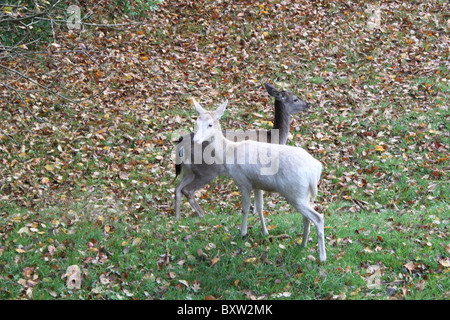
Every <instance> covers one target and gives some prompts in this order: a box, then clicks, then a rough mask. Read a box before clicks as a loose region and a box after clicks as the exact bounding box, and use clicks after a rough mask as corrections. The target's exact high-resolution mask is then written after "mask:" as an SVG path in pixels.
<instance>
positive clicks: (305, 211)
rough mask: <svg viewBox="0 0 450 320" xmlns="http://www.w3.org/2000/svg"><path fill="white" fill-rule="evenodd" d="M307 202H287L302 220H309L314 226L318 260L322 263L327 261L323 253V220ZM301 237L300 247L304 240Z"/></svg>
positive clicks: (305, 200) (303, 200)
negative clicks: (299, 214)
mask: <svg viewBox="0 0 450 320" xmlns="http://www.w3.org/2000/svg"><path fill="white" fill-rule="evenodd" d="M308 200H309V199H295V200H293V201H292V199H291V201H289V202H290V203H291V205H292V206H293V207H294V208H295V209H297V210H298V211H299V212H300V213H301V214H302V215H303V217H304V218H306V219H309V220H310V221H311V222H312V223H313V224H314V225H315V226H316V230H317V239H318V243H319V260H320V261H321V262H324V261H325V260H327V254H326V252H325V237H324V220H323V217H322V215H320V214H319V213H318V212H317V211H315V210H314V209H313V208H312V207H311V205H310V204H309V201H308ZM303 221H304V220H303ZM303 237H304V238H303V242H302V245H303V243H304V241H305V238H306V237H305V235H303ZM306 241H307V240H306Z"/></svg>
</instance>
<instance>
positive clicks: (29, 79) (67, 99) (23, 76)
mask: <svg viewBox="0 0 450 320" xmlns="http://www.w3.org/2000/svg"><path fill="white" fill-rule="evenodd" d="M0 67H1V68H3V69H6V70H8V71H10V72H12V73H14V74H17V75H19V76H21V77H22V78H24V79H27V80H28V81H30V82H32V83H34V84H35V85H37V86H39V87H41V88H42V89H45V90H47V91H49V92H51V93H53V94H54V95H57V96H58V97H60V98H62V99H64V100H66V101H69V102H71V103H73V104H76V105H79V101H73V100H72V99H69V98H67V97H65V96H63V95H62V94H60V93H58V92H56V91H54V90H52V89H50V88H48V87H46V86H44V85H42V84H40V83H38V82H36V81H34V80H33V79H31V78H29V77H27V76H26V75H24V74H22V73H20V72H19V71H16V70H14V69H11V68H8V67H6V66H4V65H2V64H0Z"/></svg>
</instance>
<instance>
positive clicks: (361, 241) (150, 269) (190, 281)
mask: <svg viewBox="0 0 450 320" xmlns="http://www.w3.org/2000/svg"><path fill="white" fill-rule="evenodd" d="M73 201H74V202H73V203H71V204H68V205H67V206H64V207H61V206H55V207H49V208H47V209H46V210H42V211H40V212H35V213H30V212H27V211H21V210H14V211H15V212H16V214H14V215H13V216H12V217H10V219H8V223H7V225H6V228H7V229H6V232H5V233H4V235H6V236H7V241H6V242H4V243H3V245H2V246H3V248H4V249H5V248H6V250H4V251H2V256H1V258H2V265H1V268H2V278H1V283H2V286H1V291H0V292H1V296H2V298H12V297H18V296H21V295H22V294H24V292H23V291H24V290H25V288H24V286H23V285H21V284H20V280H21V279H22V280H29V283H35V285H34V286H30V287H27V288H31V289H32V290H31V292H32V294H31V296H29V297H28V298H33V299H54V298H64V299H69V298H70V299H74V298H75V299H129V298H136V299H146V298H156V299H167V298H169V299H205V297H207V296H214V297H215V298H222V299H248V298H250V297H251V296H256V297H263V298H267V299H272V298H277V299H278V298H289V299H327V298H328V299H332V298H337V297H338V296H339V298H342V297H345V298H346V299H364V298H370V299H386V298H392V297H396V298H408V299H422V298H425V299H430V298H431V299H432V298H441V297H443V295H444V293H445V292H446V288H448V286H449V280H448V275H447V270H445V269H443V268H442V266H440V265H439V263H438V260H439V258H440V257H441V256H445V246H446V245H447V243H446V240H448V237H447V236H446V230H445V227H444V226H443V225H444V224H445V223H447V221H445V220H444V218H443V214H444V212H443V209H442V208H440V207H435V208H427V209H424V210H421V211H407V212H402V213H399V212H396V211H395V210H380V211H379V212H373V211H371V210H359V211H358V212H354V213H352V212H350V211H349V210H345V205H346V203H345V202H344V201H341V202H340V203H336V204H333V206H332V207H330V208H329V209H328V210H327V211H326V213H325V215H326V219H325V221H326V226H327V227H326V239H327V253H328V257H329V258H328V260H327V262H326V263H324V264H318V263H317V261H316V259H317V248H316V247H317V246H316V244H317V239H316V235H315V230H313V231H312V233H311V238H312V239H311V241H310V243H309V245H308V247H307V248H302V247H301V246H300V244H299V242H301V239H302V238H301V231H302V227H301V224H302V223H301V217H300V215H299V214H293V213H290V212H287V211H286V210H285V208H284V209H283V208H280V210H279V211H278V213H277V210H275V209H274V210H273V213H272V214H270V215H268V216H267V217H266V219H267V225H269V226H272V227H273V229H272V230H271V231H270V236H269V237H263V236H262V235H261V233H260V225H259V221H258V219H257V218H254V217H252V218H251V219H250V221H249V226H250V228H249V234H248V235H247V236H246V237H245V238H242V237H240V236H239V230H238V226H239V223H240V220H241V217H240V214H239V213H237V212H236V213H229V212H218V211H216V212H215V213H214V214H210V215H208V216H207V217H206V218H204V219H200V218H195V217H194V218H193V217H187V218H184V219H182V220H180V221H174V220H173V218H172V217H167V216H153V218H152V219H151V220H150V219H146V217H145V216H146V214H145V213H141V214H137V213H133V214H130V213H129V212H127V208H124V207H123V206H122V205H121V204H120V202H114V201H113V200H112V199H95V198H94V197H93V196H92V195H86V196H85V198H84V199H83V198H81V199H73ZM280 204H282V202H281V201H280ZM348 204H351V203H348ZM339 206H341V207H339ZM11 209H13V208H11ZM271 211H272V210H271ZM446 219H448V216H447V217H446ZM51 246H53V248H55V249H54V252H52V253H50V252H51V251H50V250H51V249H49V248H51ZM22 250H23V251H22ZM19 251H20V252H19ZM408 263H412V265H413V266H414V265H415V266H416V267H417V268H413V270H410V271H408V270H407V269H406V267H405V265H406V264H408ZM72 264H76V265H79V266H80V267H81V269H82V270H83V285H82V288H81V289H80V290H69V289H68V288H66V286H65V285H64V281H62V280H61V274H63V273H64V272H65V270H66V269H67V267H68V266H70V265H72ZM374 268H377V269H376V270H379V271H376V272H379V274H375V273H374V270H375V269H374ZM29 270H31V272H30V271H29ZM374 274H375V276H374V277H375V278H374V277H372V279H379V281H378V282H375V285H374V286H371V284H373V281H375V280H373V281H372V282H371V280H370V279H371V276H373V275H374ZM425 280H426V281H425ZM423 282H424V283H425V287H424V288H422V287H421V284H422V283H423ZM25 291H26V290H25Z"/></svg>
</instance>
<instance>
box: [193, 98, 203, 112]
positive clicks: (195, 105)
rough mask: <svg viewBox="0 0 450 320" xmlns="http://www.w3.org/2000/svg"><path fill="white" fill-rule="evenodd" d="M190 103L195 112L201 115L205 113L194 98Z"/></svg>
mask: <svg viewBox="0 0 450 320" xmlns="http://www.w3.org/2000/svg"><path fill="white" fill-rule="evenodd" d="M192 102H193V103H194V107H195V111H197V112H198V114H202V113H204V112H205V109H203V108H202V106H201V105H200V103H198V102H197V100H195V98H192Z"/></svg>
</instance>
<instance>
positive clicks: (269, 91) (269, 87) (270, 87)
mask: <svg viewBox="0 0 450 320" xmlns="http://www.w3.org/2000/svg"><path fill="white" fill-rule="evenodd" d="M264 88H266V91H267V93H268V94H270V95H271V96H272V95H273V94H272V92H273V90H277V89H276V88H275V87H274V86H273V85H271V84H270V83H267V82H265V83H264Z"/></svg>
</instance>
